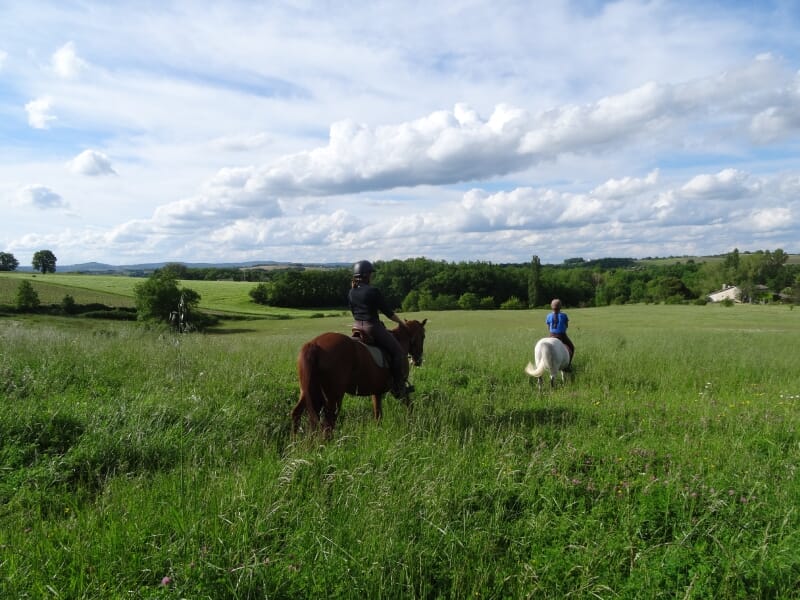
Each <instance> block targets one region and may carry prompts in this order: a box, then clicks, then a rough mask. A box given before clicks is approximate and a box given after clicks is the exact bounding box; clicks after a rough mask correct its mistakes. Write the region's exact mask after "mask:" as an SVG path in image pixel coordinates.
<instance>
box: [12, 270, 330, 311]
mask: <svg viewBox="0 0 800 600" xmlns="http://www.w3.org/2000/svg"><path fill="white" fill-rule="evenodd" d="M21 280H27V281H30V282H31V284H32V285H33V287H34V289H35V290H36V292H37V293H38V294H39V299H40V300H41V302H42V304H59V303H60V302H61V300H62V299H63V298H64V296H65V295H66V294H70V295H71V296H72V297H73V298H75V302H77V303H78V304H90V303H100V304H105V305H106V306H111V307H131V306H134V291H133V289H134V286H135V285H136V284H137V283H141V282H143V281H145V279H144V278H137V277H125V276H120V275H79V274H59V273H49V274H47V275H41V274H35V273H17V272H12V273H0V305H13V304H14V299H15V297H16V293H17V288H18V287H19V283H20V281H21ZM179 285H180V287H181V288H191V289H193V290H194V291H196V292H197V293H198V294H200V309H201V310H204V311H209V312H215V313H229V314H237V315H242V316H249V317H267V318H269V317H287V316H288V317H308V316H309V315H310V314H315V313H309V311H303V310H293V309H287V308H276V307H269V306H263V305H259V304H256V303H254V302H253V300H252V299H251V298H250V295H249V292H250V290H252V289H253V288H254V287H255V286H256V285H257V284H255V283H252V282H244V281H180V282H179ZM338 312H340V311H338V310H335V309H334V310H328V311H321V313H320V314H337V313H338Z"/></svg>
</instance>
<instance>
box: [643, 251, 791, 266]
mask: <svg viewBox="0 0 800 600" xmlns="http://www.w3.org/2000/svg"><path fill="white" fill-rule="evenodd" d="M751 254H753V253H746V252H743V253H741V254H740V256H742V257H746V256H750V255H751ZM788 256H789V259H788V260H787V261H786V264H788V265H798V264H800V254H789V255H788ZM723 260H725V256H724V255H720V256H670V257H669V258H642V259H638V260H637V261H636V262H638V263H641V264H643V265H674V264H677V263H687V262H689V261H692V262H695V263H716V262H722V261H723Z"/></svg>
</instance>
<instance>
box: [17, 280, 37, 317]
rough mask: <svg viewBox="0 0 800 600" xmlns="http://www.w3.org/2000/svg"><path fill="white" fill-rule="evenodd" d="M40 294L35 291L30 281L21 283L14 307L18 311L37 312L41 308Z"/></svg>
mask: <svg viewBox="0 0 800 600" xmlns="http://www.w3.org/2000/svg"><path fill="white" fill-rule="evenodd" d="M39 304H40V302H39V294H37V293H36V290H35V289H33V285H32V284H31V282H30V281H25V280H23V281H20V283H19V287H18V288H17V296H16V298H15V300H14V306H15V307H16V309H17V310H20V311H26V310H36V309H37V308H39Z"/></svg>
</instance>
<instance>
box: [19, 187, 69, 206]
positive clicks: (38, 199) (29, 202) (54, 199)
mask: <svg viewBox="0 0 800 600" xmlns="http://www.w3.org/2000/svg"><path fill="white" fill-rule="evenodd" d="M17 202H18V203H19V204H21V205H23V206H33V207H35V208H40V209H43V210H47V209H54V208H66V207H67V203H66V202H65V201H64V199H63V198H62V197H61V196H59V195H58V194H57V193H55V192H54V191H53V190H51V189H50V188H48V187H46V186H43V185H40V184H33V185H26V186H25V187H23V188H21V189H20V190H19V191H18V192H17Z"/></svg>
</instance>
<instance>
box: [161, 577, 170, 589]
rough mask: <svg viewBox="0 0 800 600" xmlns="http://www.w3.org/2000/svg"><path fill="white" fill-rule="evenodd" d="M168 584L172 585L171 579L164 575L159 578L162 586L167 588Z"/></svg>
mask: <svg viewBox="0 0 800 600" xmlns="http://www.w3.org/2000/svg"><path fill="white" fill-rule="evenodd" d="M170 583H172V577H170V576H169V575H164V577H162V578H161V585H162V586H164V587H167V586H168V585H169V584H170Z"/></svg>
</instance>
